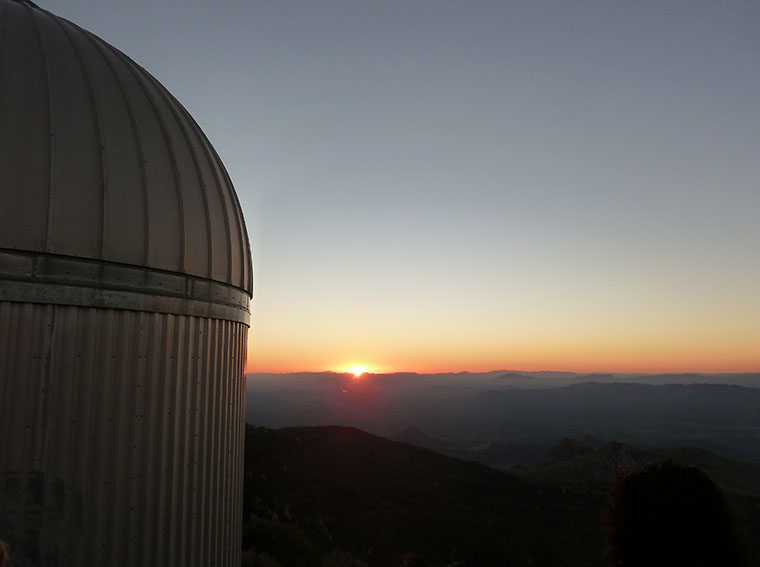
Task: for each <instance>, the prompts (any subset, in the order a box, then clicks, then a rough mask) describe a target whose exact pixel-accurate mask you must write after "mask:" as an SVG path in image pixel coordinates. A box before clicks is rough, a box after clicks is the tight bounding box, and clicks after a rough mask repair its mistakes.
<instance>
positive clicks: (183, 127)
mask: <svg viewBox="0 0 760 567" xmlns="http://www.w3.org/2000/svg"><path fill="white" fill-rule="evenodd" d="M147 77H148V80H150V82H151V83H153V86H154V88H155V89H156V90H157V91H159V92H160V91H161V90H163V91H165V92H164V94H165V95H166V97H165V98H166V102H167V106H168V107H169V110H170V111H171V113H172V115H173V116H174V119H175V120H176V121H177V125H178V126H179V129H180V131H181V132H182V137H183V138H184V139H185V143H186V144H187V148H188V151H189V152H190V155H191V156H192V158H193V165H194V166H195V171H196V173H197V174H198V180H199V182H200V193H201V199H202V201H203V212H204V215H205V219H206V245H207V249H208V252H207V256H206V258H207V262H206V277H208V278H209V279H210V278H212V276H213V272H212V266H213V256H214V249H213V242H212V236H213V235H212V232H211V216H210V213H209V206H208V195H207V194H206V187H207V185H206V181H205V179H204V176H203V172H202V170H201V166H200V162H199V161H198V154H197V152H196V151H195V148H194V147H193V143H192V142H191V141H190V135H189V134H188V131H187V118H186V114H185V113H180V112H179V110H178V107H179V108H184V107H182V104H181V103H180V102H179V101H178V100H177V99H176V98H175V97H174V96H173V95H172V94H171V93H169V92H168V91H167V90H166V89H165V88H164V87H163V86H162V85H161V84H160V83H159V82H158V79H156V78H155V77H154V76H153V75H150V74H149V75H148V76H147ZM183 118H185V120H184V121H183V120H182V119H183ZM191 122H192V120H191ZM227 281H230V278H228V280H227Z"/></svg>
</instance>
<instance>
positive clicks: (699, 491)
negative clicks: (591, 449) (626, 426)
mask: <svg viewBox="0 0 760 567" xmlns="http://www.w3.org/2000/svg"><path fill="white" fill-rule="evenodd" d="M605 520H606V539H607V549H606V551H605V560H606V564H607V565H608V566H615V567H638V566H648V567H656V566H665V565H667V566H669V567H672V566H675V565H689V566H691V567H698V566H705V567H707V566H716V567H717V566H720V567H734V566H741V565H744V561H743V556H742V553H741V550H740V546H739V543H738V538H737V535H736V531H735V528H734V523H733V519H732V517H731V514H730V512H729V509H728V506H727V503H726V501H725V498H724V497H723V494H722V493H721V491H720V490H719V489H718V487H717V486H716V485H715V484H714V483H713V482H712V481H711V480H710V479H709V478H708V477H707V475H705V474H704V473H703V472H702V471H701V470H699V469H698V468H696V467H687V466H682V465H678V464H675V463H673V462H672V461H665V462H659V463H653V464H650V465H647V466H645V467H643V468H641V469H639V470H636V471H634V472H632V473H629V474H627V475H624V476H619V477H618V478H617V479H616V480H615V481H614V483H613V485H612V487H611V490H610V499H609V502H608V505H607V513H606V518H605Z"/></svg>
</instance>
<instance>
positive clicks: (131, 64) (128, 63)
mask: <svg viewBox="0 0 760 567" xmlns="http://www.w3.org/2000/svg"><path fill="white" fill-rule="evenodd" d="M113 51H114V53H115V54H116V55H117V56H118V57H119V58H120V59H121V60H122V62H123V63H124V66H125V67H127V69H129V71H130V73H131V74H132V76H133V77H134V78H135V81H136V82H137V84H138V85H139V86H140V87H141V88H142V91H143V92H144V93H145V97H146V98H147V99H148V101H149V102H150V106H151V108H152V109H153V113H154V114H155V116H156V120H157V121H158V123H159V125H160V126H161V133H162V134H163V137H164V143H165V144H166V149H167V151H168V152H169V160H170V161H171V164H172V173H173V174H174V187H175V195H176V197H177V204H178V207H177V211H178V216H179V247H180V254H179V258H180V259H179V262H180V265H179V271H181V272H184V271H185V230H186V227H185V211H184V205H183V203H182V188H181V185H180V176H179V169H178V165H177V156H176V155H175V152H174V146H173V145H172V143H171V139H170V137H169V132H168V129H167V127H166V122H165V120H164V118H163V116H161V112H160V110H159V109H158V105H157V102H156V100H155V98H154V97H153V95H152V94H151V93H150V92H149V89H148V88H147V87H146V84H145V82H144V80H143V79H142V78H141V73H138V72H137V71H136V70H135V67H136V66H137V64H136V63H135V62H134V61H132V60H131V59H129V58H128V57H127V56H126V55H125V54H124V53H122V52H121V51H119V50H118V49H114V50H113ZM143 72H144V73H148V71H146V70H144V69H143Z"/></svg>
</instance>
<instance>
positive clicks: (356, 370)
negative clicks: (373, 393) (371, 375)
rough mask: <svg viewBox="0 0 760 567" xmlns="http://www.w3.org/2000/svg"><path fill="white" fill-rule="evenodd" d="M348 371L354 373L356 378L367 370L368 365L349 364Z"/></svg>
mask: <svg viewBox="0 0 760 567" xmlns="http://www.w3.org/2000/svg"><path fill="white" fill-rule="evenodd" d="M348 371H349V372H350V373H351V374H353V375H354V378H358V377H359V376H361V375H362V374H365V373H366V372H367V367H366V366H349V367H348Z"/></svg>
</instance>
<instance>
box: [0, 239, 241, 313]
mask: <svg viewBox="0 0 760 567" xmlns="http://www.w3.org/2000/svg"><path fill="white" fill-rule="evenodd" d="M0 301H13V302H23V303H49V304H57V305H78V306H83V307H99V308H104V309H126V310H130V311H148V312H154V313H172V314H175V315H190V316H196V317H210V318H213V319H224V320H227V321H238V322H240V323H245V324H246V325H248V324H250V315H251V314H250V309H249V305H250V296H249V295H248V293H247V292H246V291H245V290H242V289H240V288H236V287H234V286H231V285H228V284H224V283H220V282H216V281H213V280H208V279H203V278H197V277H193V276H188V275H186V274H179V273H173V272H167V271H162V270H155V269H151V268H145V267H141V266H140V267H138V266H130V265H127V264H117V263H113V262H103V261H98V260H88V259H82V258H75V257H71V256H57V255H53V254H44V253H35V252H25V251H19V250H9V249H0Z"/></svg>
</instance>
